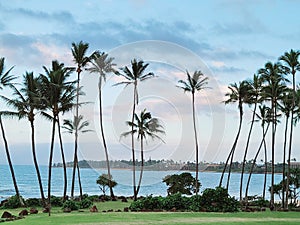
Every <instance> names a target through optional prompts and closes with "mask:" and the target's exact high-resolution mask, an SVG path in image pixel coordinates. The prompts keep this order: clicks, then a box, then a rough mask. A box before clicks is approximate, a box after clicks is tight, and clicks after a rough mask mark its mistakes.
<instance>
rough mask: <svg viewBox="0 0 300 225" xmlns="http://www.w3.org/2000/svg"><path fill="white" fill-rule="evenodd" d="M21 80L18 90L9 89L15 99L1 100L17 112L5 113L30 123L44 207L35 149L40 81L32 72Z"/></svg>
mask: <svg viewBox="0 0 300 225" xmlns="http://www.w3.org/2000/svg"><path fill="white" fill-rule="evenodd" d="M23 78H24V81H23V83H22V88H21V89H20V90H19V89H17V88H16V86H14V85H11V88H12V89H13V95H14V96H16V97H15V98H14V99H9V98H6V97H3V96H2V99H4V100H5V102H6V103H7V104H8V105H9V106H11V107H12V108H14V109H15V110H17V112H7V113H8V114H9V115H12V116H17V117H18V118H19V119H22V118H27V119H28V121H29V123H30V127H31V151H32V157H33V162H34V166H35V170H36V174H37V179H38V184H39V189H40V194H41V200H42V204H43V206H46V205H45V195H44V189H43V184H42V179H41V174H40V170H39V165H38V161H37V157H36V148H35V126H34V120H35V115H36V111H37V110H40V109H43V108H42V104H41V96H40V91H39V86H40V80H39V78H37V77H34V75H33V72H26V73H25V75H24V76H23Z"/></svg>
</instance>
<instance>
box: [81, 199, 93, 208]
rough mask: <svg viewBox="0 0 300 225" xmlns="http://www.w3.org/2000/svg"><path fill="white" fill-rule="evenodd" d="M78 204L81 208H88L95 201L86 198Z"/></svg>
mask: <svg viewBox="0 0 300 225" xmlns="http://www.w3.org/2000/svg"><path fill="white" fill-rule="evenodd" d="M78 204H79V208H80V209H87V208H89V207H90V206H91V205H92V204H93V202H92V201H91V200H90V199H89V198H84V199H83V200H81V201H80V202H79V203H78Z"/></svg>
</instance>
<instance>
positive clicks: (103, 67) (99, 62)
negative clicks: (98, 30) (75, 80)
mask: <svg viewBox="0 0 300 225" xmlns="http://www.w3.org/2000/svg"><path fill="white" fill-rule="evenodd" d="M113 60H114V58H111V57H108V54H106V53H104V52H102V53H99V54H97V56H96V58H94V59H93V60H92V61H91V64H92V66H91V67H90V68H88V69H87V70H89V71H90V73H97V74H99V81H98V93H99V120H100V130H101V136H102V143H103V148H104V152H105V158H106V166H107V174H108V177H109V182H110V181H111V179H112V178H111V172H110V165H109V157H108V150H107V145H106V139H105V134H104V128H103V110H102V83H103V82H105V81H106V74H107V73H111V72H115V69H114V68H113V67H114V66H116V64H115V63H113V62H112V61H113ZM109 190H110V197H111V198H114V197H115V196H114V192H113V185H109Z"/></svg>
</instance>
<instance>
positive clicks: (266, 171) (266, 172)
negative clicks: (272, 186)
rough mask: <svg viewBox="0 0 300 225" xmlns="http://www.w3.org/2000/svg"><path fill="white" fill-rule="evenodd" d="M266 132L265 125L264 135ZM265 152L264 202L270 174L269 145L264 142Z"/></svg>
mask: <svg viewBox="0 0 300 225" xmlns="http://www.w3.org/2000/svg"><path fill="white" fill-rule="evenodd" d="M264 132H265V127H264V125H263V133H264ZM264 151H265V176H264V187H263V193H262V196H263V200H265V198H266V189H267V174H268V153H267V144H266V140H264Z"/></svg>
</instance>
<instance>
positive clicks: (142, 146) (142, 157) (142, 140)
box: [136, 135, 144, 195]
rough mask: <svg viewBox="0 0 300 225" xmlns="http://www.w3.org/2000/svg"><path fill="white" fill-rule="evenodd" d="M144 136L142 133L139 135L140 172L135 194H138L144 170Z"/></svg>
mask: <svg viewBox="0 0 300 225" xmlns="http://www.w3.org/2000/svg"><path fill="white" fill-rule="evenodd" d="M143 142H144V138H143V135H141V161H142V162H141V172H140V178H139V183H138V186H137V190H136V194H137V195H138V193H139V191H140V187H141V184H142V178H143V172H144V143H143Z"/></svg>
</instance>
